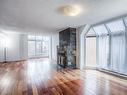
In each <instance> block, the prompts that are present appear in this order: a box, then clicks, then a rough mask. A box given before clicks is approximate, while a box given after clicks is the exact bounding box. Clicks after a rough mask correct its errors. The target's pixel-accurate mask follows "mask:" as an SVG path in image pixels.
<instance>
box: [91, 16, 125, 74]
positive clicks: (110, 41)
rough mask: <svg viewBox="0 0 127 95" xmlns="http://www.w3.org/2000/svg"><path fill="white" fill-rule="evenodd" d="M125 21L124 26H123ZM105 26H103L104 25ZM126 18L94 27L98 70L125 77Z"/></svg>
mask: <svg viewBox="0 0 127 95" xmlns="http://www.w3.org/2000/svg"><path fill="white" fill-rule="evenodd" d="M124 21H125V24H124ZM104 24H105V25H106V26H105V25H104ZM125 25H126V27H127V17H126V18H124V20H123V19H122V18H120V19H117V20H114V21H110V22H107V23H103V24H101V25H97V26H94V27H93V29H94V31H95V33H96V34H97V36H96V37H97V55H98V63H99V65H98V68H103V69H108V70H111V71H115V72H118V73H122V74H126V75H127V28H126V27H125Z"/></svg>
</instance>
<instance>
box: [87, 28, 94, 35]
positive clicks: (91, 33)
mask: <svg viewBox="0 0 127 95" xmlns="http://www.w3.org/2000/svg"><path fill="white" fill-rule="evenodd" d="M86 36H96V34H95V32H94V31H93V29H92V28H91V29H90V30H89V32H88V33H87V34H86Z"/></svg>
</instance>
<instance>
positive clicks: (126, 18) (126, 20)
mask: <svg viewBox="0 0 127 95" xmlns="http://www.w3.org/2000/svg"><path fill="white" fill-rule="evenodd" d="M124 20H125V24H126V26H127V17H125V18H124Z"/></svg>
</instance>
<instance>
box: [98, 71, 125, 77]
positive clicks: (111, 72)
mask: <svg viewBox="0 0 127 95" xmlns="http://www.w3.org/2000/svg"><path fill="white" fill-rule="evenodd" d="M97 70H98V71H100V72H104V73H107V74H110V75H114V76H117V77H121V78H124V79H127V75H125V74H121V73H118V72H114V71H111V70H106V69H97Z"/></svg>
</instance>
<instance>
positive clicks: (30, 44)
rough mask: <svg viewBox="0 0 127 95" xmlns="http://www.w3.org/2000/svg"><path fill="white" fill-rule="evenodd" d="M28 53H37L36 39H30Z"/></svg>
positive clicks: (32, 54) (30, 54)
mask: <svg viewBox="0 0 127 95" xmlns="http://www.w3.org/2000/svg"><path fill="white" fill-rule="evenodd" d="M28 55H29V57H31V56H34V55H35V41H28Z"/></svg>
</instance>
